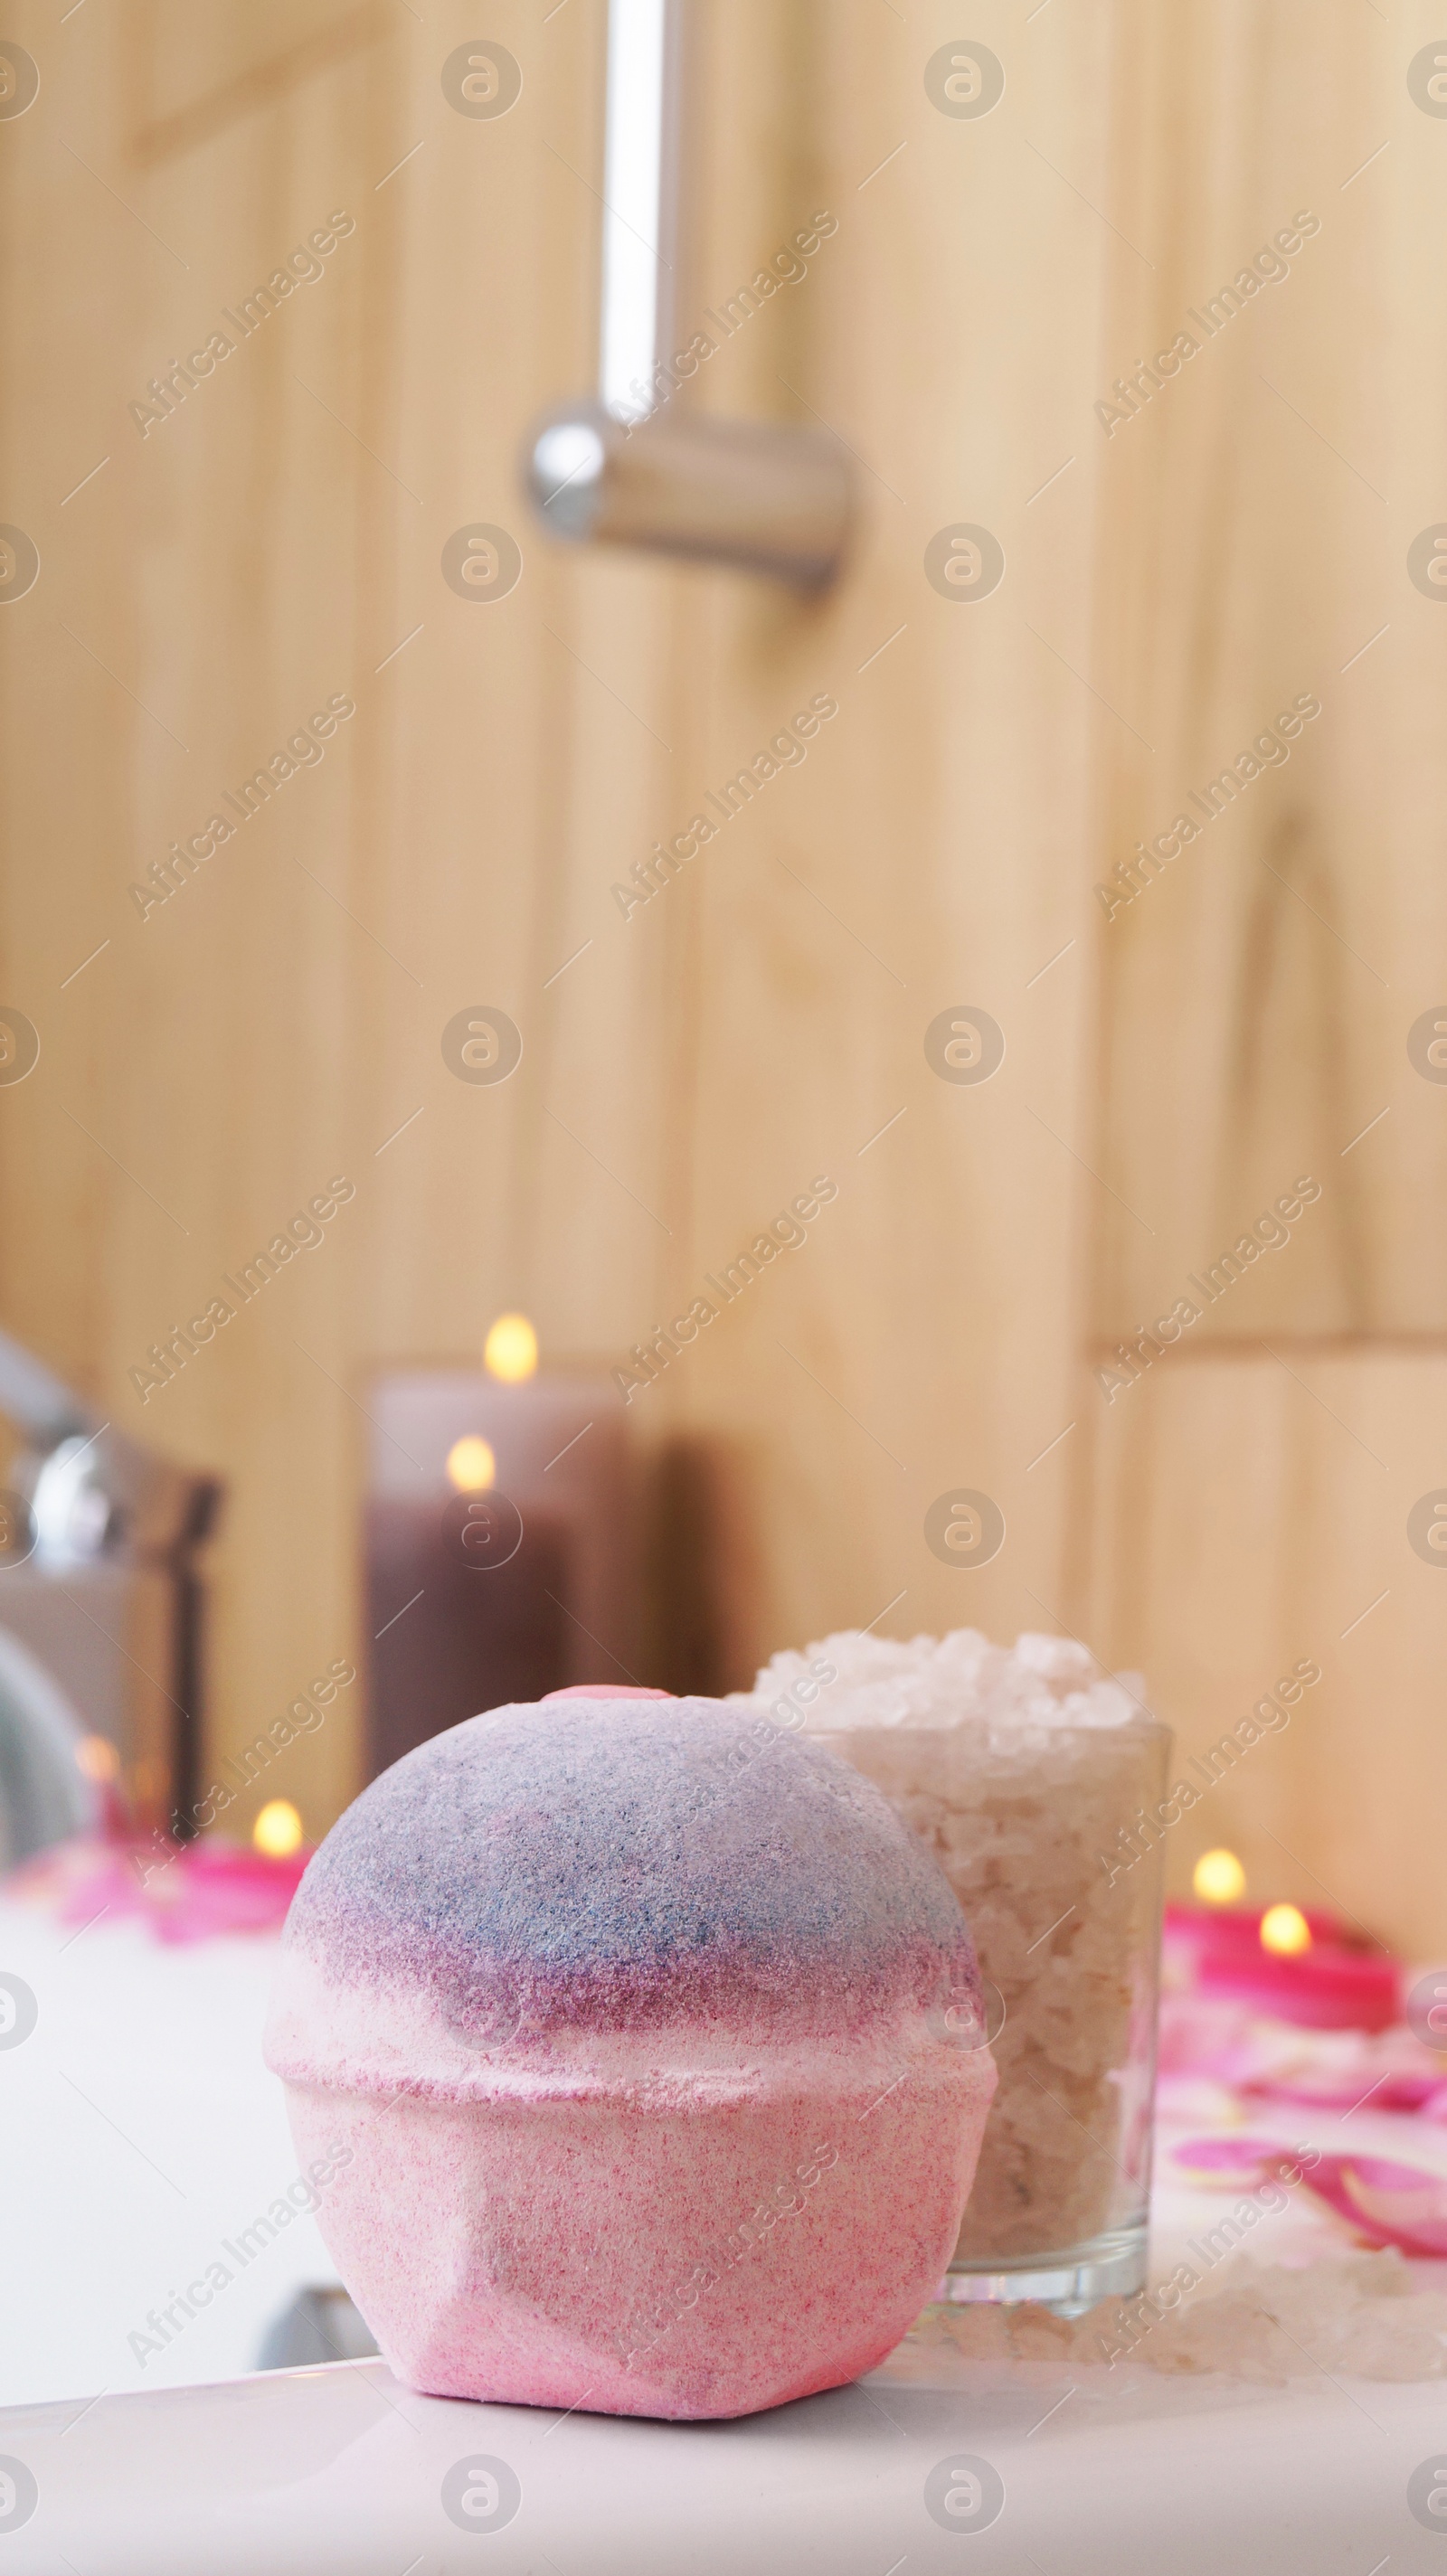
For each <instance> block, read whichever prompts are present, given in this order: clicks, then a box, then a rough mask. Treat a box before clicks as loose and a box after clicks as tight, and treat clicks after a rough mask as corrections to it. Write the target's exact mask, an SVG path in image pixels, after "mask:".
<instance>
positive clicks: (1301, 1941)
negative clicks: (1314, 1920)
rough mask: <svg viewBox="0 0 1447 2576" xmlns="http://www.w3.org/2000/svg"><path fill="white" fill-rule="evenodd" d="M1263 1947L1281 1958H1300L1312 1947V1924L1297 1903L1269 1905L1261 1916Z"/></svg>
mask: <svg viewBox="0 0 1447 2576" xmlns="http://www.w3.org/2000/svg"><path fill="white" fill-rule="evenodd" d="M1261 1947H1262V1949H1263V1950H1271V1951H1274V1952H1275V1954H1276V1956H1277V1958H1279V1959H1299V1958H1300V1957H1301V1954H1302V1952H1303V1951H1304V1950H1309V1949H1310V1948H1311V1926H1310V1924H1309V1923H1308V1922H1307V1919H1306V1916H1305V1915H1304V1914H1303V1913H1302V1911H1301V1908H1300V1906H1297V1905H1268V1906H1267V1908H1266V1911H1265V1913H1264V1914H1263V1915H1262V1917H1261Z"/></svg>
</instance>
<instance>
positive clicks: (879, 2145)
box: [266, 1691, 995, 2416]
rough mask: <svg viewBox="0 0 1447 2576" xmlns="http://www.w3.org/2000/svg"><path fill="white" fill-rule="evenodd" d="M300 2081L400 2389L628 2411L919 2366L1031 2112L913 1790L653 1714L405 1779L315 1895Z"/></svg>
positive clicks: (725, 2400)
mask: <svg viewBox="0 0 1447 2576" xmlns="http://www.w3.org/2000/svg"><path fill="white" fill-rule="evenodd" d="M266 2054H267V2062H268V2064H269V2065H270V2066H271V2067H272V2068H273V2069H274V2070H275V2072H276V2073H277V2074H278V2075H280V2076H281V2077H282V2078H283V2079H284V2081H285V2084H286V2089H287V2098H288V2106H289V2110H290V2116H291V2123H292V2132H293V2136H294V2138H295V2140H296V2146H297V2152H298V2155H299V2157H300V2159H301V2162H302V2166H303V2169H304V2170H306V2171H308V2172H309V2173H310V2174H311V2175H312V2177H313V2179H314V2181H315V2183H316V2188H317V2193H318V2208H317V2219H318V2223H319V2225H320V2227H321V2230H322V2234H323V2236H324V2237H325V2239H326V2241H327V2244H328V2246H329V2247H330V2249H331V2252H332V2255H333V2257H334V2258H335V2261H336V2264H337V2269H338V2271H339V2272H340V2274H341V2276H342V2279H343V2280H344V2282H345V2283H346V2285H347V2287H348V2289H349V2290H350V2291H351V2293H352V2296H353V2298H354V2299H355V2300H356V2303H357V2305H358V2307H359V2308H360V2309H361V2311H362V2314H363V2316H364V2317H365V2318H366V2320H367V2322H368V2324H369V2325H370V2327H371V2328H372V2331H373V2333H374V2334H375V2335H376V2338H377V2341H378V2343H379V2344H380V2346H381V2349H382V2351H383V2353H384V2354H385V2355H386V2358H387V2360H388V2361H389V2362H390V2363H391V2365H392V2368H393V2369H394V2370H395V2371H396V2373H397V2375H398V2377H399V2378H400V2379H402V2380H404V2381H405V2382H406V2383H407V2384H408V2385H409V2386H411V2387H413V2388H417V2389H422V2390H425V2391H428V2392H430V2393H432V2394H434V2395H437V2396H449V2397H482V2398H492V2399H497V2400H502V2401H506V2402H509V2403H514V2404H523V2405H534V2406H549V2407H560V2408H571V2407H584V2408H588V2409H590V2410H592V2411H595V2412H598V2413H606V2414H619V2415H662V2416H715V2415H739V2414H747V2413H750V2412H752V2411H753V2410H754V2409H756V2408H758V2407H763V2406H776V2405H779V2404H780V2403H782V2402H783V2400H785V2399H786V2398H793V2397H803V2396H807V2395H808V2394H810V2393H811V2392H812V2391H813V2390H815V2389H820V2388H831V2387H835V2386H837V2385H838V2384H839V2383H840V2382H842V2381H845V2380H849V2379H852V2378H854V2377H855V2376H856V2375H857V2374H858V2373H859V2372H860V2371H863V2370H867V2369H869V2368H870V2367H871V2366H872V2365H873V2364H874V2363H875V2362H877V2361H879V2360H880V2359H882V2357H883V2355H884V2354H885V2353H886V2352H888V2351H889V2350H890V2348H891V2347H892V2346H893V2345H894V2344H895V2343H897V2342H898V2340H899V2338H900V2336H901V2335H902V2334H903V2333H904V2332H905V2329H906V2328H907V2327H908V2325H909V2323H910V2321H911V2319H912V2318H913V2317H914V2316H916V2315H917V2314H918V2312H919V2310H920V2308H921V2307H922V2306H924V2305H925V2303H926V2302H927V2301H928V2300H929V2299H931V2298H932V2297H934V2296H935V2294H936V2292H937V2290H938V2287H939V2283H940V2279H941V2277H942V2275H943V2272H944V2268H945V2265H946V2263H947V2262H948V2260H949V2257H950V2254H951V2251H952V2249H953V2247H954V2243H955V2239H956V2236H957V2235H958V2233H959V2226H960V2218H961V2214H962V2212H963V2209H964V2205H965V2200H966V2197H967V2194H968V2192H969V2187H970V2182H971V2178H972V2176H973V2173H974V2168H975V2159H976V2155H977V2153H978V2151H979V2144H980V2135H981V2131H982V2129H983V2127H984V2121H985V2114H986V2111H987V2110H988V2108H989V2104H990V2097H991V2095H992V2093H993V2092H994V2088H995V2069H994V2064H993V2061H992V2059H991V2057H990V2054H989V2051H988V2049H987V2048H986V2047H985V2045H984V2034H983V2017H982V2015H981V2013H980V2011H979V1982H978V1975H977V1971H976V1966H975V1958H974V1952H973V1949H972V1947H971V1943H970V1936H969V1933H968V1930H967V1928H966V1925H965V1920H964V1917H963V1915H962V1914H961V1912H960V1909H959V1906H958V1904H957V1902H956V1899H955V1897H954V1895H953V1893H952V1891H951V1889H950V1887H949V1885H948V1882H947V1881H946V1879H945V1878H944V1876H943V1874H942V1873H941V1871H940V1870H939V1869H938V1868H937V1867H936V1864H935V1862H934V1860H933V1859H932V1857H931V1856H930V1854H929V1853H928V1852H927V1851H926V1850H925V1848H924V1846H923V1844H921V1843H919V1842H917V1841H916V1840H915V1839H914V1837H913V1836H912V1835H911V1834H910V1833H909V1832H908V1831H907V1829H906V1828H905V1827H904V1826H903V1825H902V1824H901V1823H900V1822H899V1821H898V1819H897V1818H896V1816H895V1815H894V1813H893V1811H892V1809H891V1808H890V1807H889V1806H888V1805H887V1804H886V1802H885V1800H884V1798H883V1797H882V1796H881V1795H880V1793H879V1791H878V1790H877V1789H875V1788H874V1787H873V1785H872V1784H871V1783H870V1782H868V1781H866V1780H865V1779H863V1778H862V1777H861V1775H860V1774H859V1773H858V1772H856V1771H854V1770H852V1769H851V1768H849V1767H848V1766H847V1765H846V1764H844V1763H842V1762H840V1761H838V1760H837V1759H836V1758H835V1756H834V1755H833V1754H831V1753H829V1752H827V1751H825V1750H824V1749H823V1748H822V1747H821V1746H818V1745H814V1744H810V1743H808V1742H806V1741H802V1740H801V1739H800V1738H799V1737H798V1736H796V1735H793V1734H790V1733H788V1732H786V1731H784V1730H783V1729H780V1728H776V1727H774V1726H773V1725H772V1723H771V1722H770V1721H768V1720H762V1721H761V1720H760V1719H759V1718H758V1717H757V1716H756V1715H755V1714H754V1713H753V1712H752V1711H749V1710H744V1709H740V1708H738V1707H730V1706H729V1705H728V1704H727V1703H726V1702H723V1701H719V1700H706V1699H670V1698H668V1697H666V1696H665V1695H663V1694H661V1693H653V1694H650V1693H643V1692H637V1693H635V1692H627V1693H615V1694H605V1693H603V1692H601V1691H598V1692H589V1693H585V1694H578V1693H564V1694H558V1695H555V1696H554V1697H553V1698H551V1699H548V1700H544V1701H542V1702H540V1703H539V1704H537V1705H536V1706H519V1707H508V1708H499V1709H494V1710H492V1711H491V1712H490V1713H489V1714H488V1715H486V1716H484V1717H475V1718H471V1719H469V1720H468V1722H467V1723H466V1724H465V1725H463V1726H457V1727H453V1728H452V1729H451V1730H450V1732H449V1733H447V1734H445V1735H440V1736H436V1737H434V1738H433V1739H432V1740H431V1741H430V1742H429V1743H426V1744H423V1745H420V1746H419V1747H418V1748H417V1750H416V1751H415V1752H412V1753H409V1754H407V1755H406V1756H405V1757H404V1759H403V1760H402V1761H400V1762H398V1763H397V1764H395V1766H394V1767H393V1768H392V1769H391V1770H390V1771H387V1772H385V1773H384V1774H383V1775H382V1777H381V1778H380V1779H378V1780H375V1781H373V1783H372V1785H371V1787H370V1788H368V1789H366V1790H364V1791H363V1793H362V1795H361V1797H360V1798H358V1799H357V1801H356V1803H355V1804H354V1805H353V1806H351V1807H349V1808H348V1810H347V1812H346V1814H345V1815H344V1816H342V1818H341V1819H340V1821H339V1822H338V1823H337V1824H336V1825H335V1826H334V1827H333V1829H332V1831H331V1833H330V1834H329V1835H328V1836H327V1838H326V1840H325V1842H324V1843H323V1844H322V1846H321V1848H320V1850H319V1851H318V1852H317V1854H316V1856H315V1858H314V1859H313V1860H312V1862H311V1864H310V1866H309V1868H308V1870H307V1872H306V1875H305V1877H304V1878H303V1880H302V1882H301V1885H300V1887H299V1888H298V1890H297V1894H296V1897H295V1900H294V1902H293V1904H292V1908H291V1912H290V1914H289V1916H288V1918H287V1923H286V1930H285V1933H284V1935H283V1946H282V1958H281V1966H280V1971H279V1976H278V1982H277V1986H276V1991H275V1994H274V1997H273V2002H272V2011H271V2017H270V2021H269V2025H268V2031H267V2042H266Z"/></svg>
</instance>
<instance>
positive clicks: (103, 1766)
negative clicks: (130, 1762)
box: [75, 1735, 121, 1780]
mask: <svg viewBox="0 0 1447 2576" xmlns="http://www.w3.org/2000/svg"><path fill="white" fill-rule="evenodd" d="M75 1761H76V1768H77V1770H79V1771H83V1772H84V1773H85V1776H86V1778H87V1780H114V1779H115V1777H116V1775H117V1773H118V1772H119V1770H120V1767H121V1757H120V1755H119V1754H118V1753H117V1751H116V1748H115V1746H114V1745H113V1744H112V1743H111V1742H110V1740H109V1738H108V1737H107V1736H104V1735H83V1736H82V1737H81V1740H80V1742H79V1744H78V1745H77V1746H76V1748H75Z"/></svg>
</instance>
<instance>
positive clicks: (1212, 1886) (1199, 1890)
mask: <svg viewBox="0 0 1447 2576" xmlns="http://www.w3.org/2000/svg"><path fill="white" fill-rule="evenodd" d="M1191 1885H1192V1887H1193V1888H1194V1890H1195V1892H1196V1894H1197V1896H1198V1897H1199V1898H1200V1900H1201V1903H1202V1904H1203V1905H1235V1904H1237V1903H1238V1902H1239V1900H1240V1899H1241V1898H1242V1897H1243V1896H1244V1895H1245V1893H1246V1872H1245V1870H1244V1869H1243V1868H1242V1866H1241V1863H1240V1862H1239V1860H1238V1859H1237V1858H1236V1855H1235V1853H1234V1852H1233V1851H1208V1852H1202V1854H1201V1857H1200V1859H1199V1860H1198V1861H1197V1863H1196V1866H1195V1869H1194V1870H1193V1871H1192V1873H1191Z"/></svg>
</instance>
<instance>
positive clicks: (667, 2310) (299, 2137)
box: [288, 2050, 995, 2417]
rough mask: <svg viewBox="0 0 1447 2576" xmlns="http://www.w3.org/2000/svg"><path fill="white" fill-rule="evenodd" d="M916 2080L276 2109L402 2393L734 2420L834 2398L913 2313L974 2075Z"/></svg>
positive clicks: (951, 2192)
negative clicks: (733, 2093) (823, 2393)
mask: <svg viewBox="0 0 1447 2576" xmlns="http://www.w3.org/2000/svg"><path fill="white" fill-rule="evenodd" d="M932 2059H933V2062H932V2064H931V2065H930V2066H929V2068H928V2070H926V2069H924V2068H921V2067H916V2068H915V2069H914V2070H913V2071H912V2072H911V2073H908V2074H906V2075H905V2076H904V2078H903V2080H902V2081H900V2082H898V2083H896V2084H895V2086H894V2088H893V2089H892V2090H890V2091H889V2092H888V2093H885V2092H884V2085H885V2084H886V2083H888V2081H889V2078H888V2075H887V2074H886V2075H885V2076H884V2077H883V2078H882V2079H881V2080H879V2081H875V2080H872V2079H871V2080H870V2081H868V2082H866V2083H864V2084H863V2085H861V2084H860V2083H859V2082H858V2081H857V2080H852V2078H851V2080H840V2079H839V2078H838V2077H837V2076H834V2077H832V2078H831V2080H828V2081H826V2082H823V2083H821V2084H820V2085H819V2086H818V2087H817V2088H813V2089H810V2090H801V2089H799V2088H797V2087H793V2086H791V2087H790V2088H789V2089H788V2091H787V2093H786V2094H782V2093H777V2092H776V2093H774V2094H772V2095H770V2094H769V2093H768V2092H767V2091H766V2092H765V2093H763V2095H762V2096H754V2097H750V2098H745V2099H734V2100H731V2101H728V2102H723V2103H721V2102H719V2101H718V2100H717V2099H714V2100H706V2101H699V2102H692V2103H691V2102H690V2101H689V2100H688V2099H687V2098H686V2090H687V2088H686V2087H681V2088H680V2091H681V2092H682V2093H683V2095H684V2098H682V2099H680V2100H678V2101H671V2102H670V2103H668V2104H667V2106H666V2107H658V2106H656V2105H648V2106H644V2105H642V2104H640V2103H639V2102H638V2101H637V2100H633V2101H629V2100H628V2099H626V2098H625V2099H621V2100H616V2099H613V2100H610V2099H605V2100H598V2099H596V2098H595V2099H593V2100H590V2101H587V2102H580V2101H578V2100H575V2099H574V2100H569V2099H561V2100H558V2099H553V2100H541V2101H539V2100H536V2099H534V2100H532V2101H527V2102H523V2101H518V2100H514V2099H507V2098H504V2099H502V2100H485V2101H470V2102H455V2101H441V2102H439V2101H425V2100H416V2099H405V2098H404V2099H400V2100H399V2099H392V2100H390V2101H386V2102H385V2103H384V2102H383V2101H382V2100H379V2099H377V2098H376V2097H373V2096H369V2095H367V2094H362V2093H346V2092H342V2091H339V2090H334V2089H331V2088H325V2089H324V2088H321V2087H312V2086H304V2085H295V2084H294V2085H291V2086H289V2087H288V2101H289V2106H290V2113H291V2123H292V2131H293V2135H294V2137H295V2139H296V2143H297V2148H298V2152H299V2154H300V2156H301V2159H302V2162H303V2164H304V2165H307V2164H310V2163H312V2162H313V2161H316V2160H320V2159H323V2158H325V2159H327V2160H328V2161H330V2162H331V2163H332V2164H333V2165H334V2166H338V2168H339V2169H338V2170H336V2172H335V2174H334V2177H333V2179H332V2180H330V2181H329V2182H328V2183H327V2185H326V2186H325V2188H324V2189H323V2190H322V2193H321V2201H320V2207H319V2210H318V2221H319V2224H320V2226H321V2230H322V2233H323V2235H324V2237H325V2239H326V2242H327V2244H328V2246H329V2248H330V2250H331V2252H332V2254H333V2256H334V2258H335V2261H336V2264H337V2269H338V2271H339V2272H340V2274H341V2276H342V2279H343V2280H344V2281H345V2283H346V2285H347V2287H348V2289H349V2290H350V2291H351V2293H352V2296H353V2298H354V2299H355V2300H356V2303H357V2305H358V2307H359V2308H360V2310H361V2312H362V2314H363V2316H364V2317H365V2318H366V2320H367V2323H368V2325H369V2326H370V2327H371V2329H372V2332H373V2333H374V2334H375V2336H376V2338H377V2341H378V2343H379V2345H380V2346H381V2349H382V2351H383V2353H384V2355H385V2356H386V2359H387V2360H388V2362H389V2363H390V2364H391V2366H392V2368H393V2370H394V2371H395V2372H396V2374H397V2376H398V2378H399V2379H401V2380H403V2381H404V2382H405V2383H406V2384H407V2385H408V2386H410V2387H412V2388H416V2389H420V2390H423V2391H425V2392H426V2393H428V2394H430V2395H433V2396H443V2397H478V2398H490V2399H493V2400H495V2401H499V2402H503V2403H509V2404H519V2405H529V2406H548V2407H559V2408H571V2407H583V2408H586V2409H588V2410H590V2411H592V2412H595V2413H601V2414H615V2415H660V2416H673V2417H703V2416H720V2415H744V2414H750V2413H752V2412H754V2411H755V2410H757V2409H758V2408H760V2407H766V2406H778V2405H782V2404H783V2403H784V2402H785V2400H787V2399H789V2398H794V2397H806V2396H809V2395H810V2394H812V2393H813V2392H814V2391H815V2390H816V2389H821V2388H833V2387H837V2386H838V2385H840V2384H841V2383H842V2382H844V2381H847V2380H850V2379H853V2378H856V2377H857V2376H858V2375H859V2373H860V2372H861V2371H864V2370H868V2369H870V2368H871V2367H872V2366H873V2365H874V2364H875V2363H876V2362H878V2361H880V2360H881V2359H882V2358H883V2356H884V2355H885V2353H887V2352H888V2351H890V2350H891V2348H892V2347H893V2346H894V2345H895V2344H896V2343H897V2342H898V2341H899V2339H900V2337H901V2335H903V2334H904V2332H905V2331H906V2329H907V2328H908V2326H909V2324H910V2323H911V2321H912V2319H913V2318H914V2317H915V2316H917V2315H918V2313H919V2310H920V2309H921V2308H922V2307H923V2306H924V2305H925V2304H926V2303H927V2302H928V2301H929V2300H930V2299H931V2298H933V2297H934V2296H935V2294H936V2292H937V2290H938V2287H939V2283H940V2279H941V2277H942V2275H943V2272H944V2269H945V2266H946V2264H947V2262H948V2261H949V2258H950V2254H951V2252H952V2250H953V2247H954V2243H955V2238H956V2235H957V2233H958V2230H959V2224H960V2218H961V2214H962V2211H963V2207H964V2202H965V2199H966V2196H967V2193H968V2190H969V2186H970V2182H971V2180H972V2178H973V2174H974V2167H975V2159H976V2156H977V2155H978V2152H979V2143H980V2134H981V2131H982V2129H983V2127H984V2120H985V2113H986V2111H987V2109H988V2107H989V2101H990V2096H991V2094H992V2092H993V2090H994V2081H995V2070H994V2067H993V2064H992V2062H991V2060H990V2058H989V2055H988V2053H987V2052H986V2051H983V2050H982V2051H980V2052H979V2053H978V2054H976V2055H968V2054H967V2055H962V2056H954V2055H951V2056H949V2057H948V2058H947V2059H945V2060H944V2061H943V2062H942V2060H941V2057H940V2054H939V2053H938V2052H932ZM341 2159H344V2161H340V2160H341Z"/></svg>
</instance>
